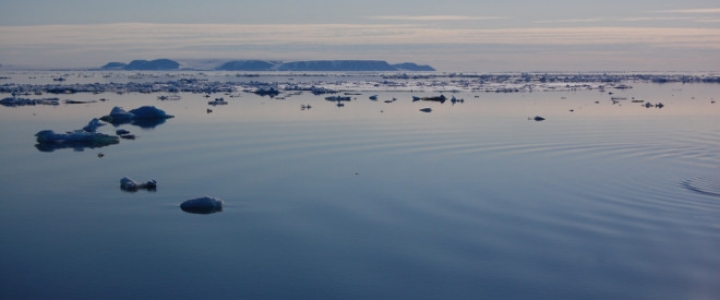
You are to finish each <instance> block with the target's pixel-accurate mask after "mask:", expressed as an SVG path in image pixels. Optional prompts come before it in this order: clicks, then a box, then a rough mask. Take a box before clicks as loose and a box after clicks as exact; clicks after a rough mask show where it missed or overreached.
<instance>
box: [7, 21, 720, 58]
mask: <svg viewBox="0 0 720 300" xmlns="http://www.w3.org/2000/svg"><path fill="white" fill-rule="evenodd" d="M0 36H1V37H2V39H0V52H1V50H2V49H5V48H15V47H47V48H48V49H52V47H54V46H58V45H64V46H76V47H98V48H103V47H106V48H107V47H126V48H129V47H132V48H158V49H161V48H168V49H172V48H178V47H191V46H235V45H240V46H247V45H255V46H270V47H272V46H278V45H412V44H439V45H447V44H515V45H523V44H528V45H596V44H638V43H640V44H651V45H659V46H678V45H681V44H691V45H695V46H704V47H710V48H713V49H717V48H720V28H653V27H650V28H640V27H551V28H500V29H480V28H438V27H433V26H422V25H408V24H403V25H392V24H370V25H357V24H316V25H298V24H295V25H227V24H141V23H130V24H104V25H47V26H2V27H0Z"/></svg>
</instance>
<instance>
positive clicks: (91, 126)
mask: <svg viewBox="0 0 720 300" xmlns="http://www.w3.org/2000/svg"><path fill="white" fill-rule="evenodd" d="M103 125H105V124H102V123H100V120H99V119H98V118H94V119H92V120H90V122H89V123H88V124H87V125H85V127H83V130H84V131H87V132H95V131H96V130H97V129H98V127H100V126H103Z"/></svg>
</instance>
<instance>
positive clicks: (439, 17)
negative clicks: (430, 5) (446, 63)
mask: <svg viewBox="0 0 720 300" xmlns="http://www.w3.org/2000/svg"><path fill="white" fill-rule="evenodd" d="M368 18H370V19H376V20H393V21H487V20H503V19H507V18H506V17H498V16H458V15H435V16H405V15H395V16H374V17H368Z"/></svg>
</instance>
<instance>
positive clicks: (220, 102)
mask: <svg viewBox="0 0 720 300" xmlns="http://www.w3.org/2000/svg"><path fill="white" fill-rule="evenodd" d="M208 104H209V105H212V106H217V105H227V104H228V103H227V101H225V99H223V98H215V100H213V101H208Z"/></svg>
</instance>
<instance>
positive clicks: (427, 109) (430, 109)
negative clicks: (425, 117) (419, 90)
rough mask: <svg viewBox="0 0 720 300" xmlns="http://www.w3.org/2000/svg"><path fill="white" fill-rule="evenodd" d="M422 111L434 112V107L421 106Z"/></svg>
mask: <svg viewBox="0 0 720 300" xmlns="http://www.w3.org/2000/svg"><path fill="white" fill-rule="evenodd" d="M420 111H421V112H426V113H429V112H432V108H429V107H426V108H421V109H420Z"/></svg>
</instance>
